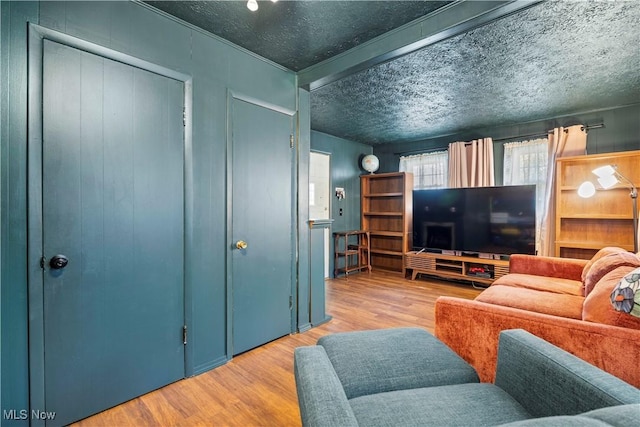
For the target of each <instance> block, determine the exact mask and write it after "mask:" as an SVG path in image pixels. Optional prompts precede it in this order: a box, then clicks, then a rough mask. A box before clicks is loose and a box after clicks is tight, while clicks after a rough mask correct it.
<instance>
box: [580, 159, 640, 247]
mask: <svg viewBox="0 0 640 427" xmlns="http://www.w3.org/2000/svg"><path fill="white" fill-rule="evenodd" d="M592 172H593V173H594V174H595V175H596V176H597V177H598V183H599V184H600V186H601V187H602V188H603V189H605V190H608V189H609V188H611V187H613V186H614V185H616V184H617V183H619V182H621V183H623V184H625V185H626V187H627V188H629V190H631V193H629V196H630V197H631V202H632V205H633V251H634V252H636V253H637V252H638V189H637V188H636V186H635V185H634V184H633V182H631V180H630V179H629V178H627V177H626V176H624V175H622V174H621V173H620V172H618V170H617V169H616V166H615V165H605V166H601V167H599V168H597V169H594V170H593V171H592ZM594 194H596V187H595V185H593V183H592V182H591V181H585V182H583V183H582V184H580V187H578V196H580V197H582V198H585V199H586V198H589V197H592V196H593V195H594Z"/></svg>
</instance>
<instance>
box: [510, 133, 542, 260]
mask: <svg viewBox="0 0 640 427" xmlns="http://www.w3.org/2000/svg"><path fill="white" fill-rule="evenodd" d="M548 164H549V140H548V139H546V138H542V139H534V140H531V141H522V142H511V143H508V144H504V170H503V172H504V174H503V176H504V185H527V184H535V185H536V253H540V229H541V224H542V217H543V213H544V210H545V205H544V201H545V194H546V188H547V185H546V184H547V165H548Z"/></svg>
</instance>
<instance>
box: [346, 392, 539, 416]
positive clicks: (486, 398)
mask: <svg viewBox="0 0 640 427" xmlns="http://www.w3.org/2000/svg"><path fill="white" fill-rule="evenodd" d="M349 404H350V405H351V409H352V410H353V413H354V414H355V417H356V419H357V420H358V424H359V425H361V426H368V427H369V426H394V427H395V426H443V425H457V426H487V425H497V424H501V423H508V422H513V421H518V420H524V419H528V418H530V417H531V415H529V414H528V413H527V411H525V410H524V408H523V407H522V406H521V405H520V404H519V403H518V402H516V401H515V400H514V399H513V398H512V397H511V396H509V395H508V394H507V393H506V392H504V391H503V390H501V389H500V388H499V387H496V386H495V385H493V384H487V383H482V384H457V385H449V386H440V387H427V388H420V389H413V390H400V391H393V392H388V393H380V394H374V395H369V396H361V397H357V398H355V399H351V400H350V401H349Z"/></svg>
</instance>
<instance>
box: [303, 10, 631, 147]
mask: <svg viewBox="0 0 640 427" xmlns="http://www.w3.org/2000/svg"><path fill="white" fill-rule="evenodd" d="M639 101H640V2H636V1H634V2H630V1H622V2H588V3H587V2H558V1H554V2H547V3H543V4H540V5H537V6H535V7H532V8H530V9H526V10H524V11H521V12H519V13H516V14H514V15H511V16H509V17H506V18H503V19H500V20H498V21H494V22H493V23H490V24H488V25H485V26H484V27H481V28H478V29H475V30H472V31H470V32H468V33H466V34H462V35H459V36H456V37H453V38H451V39H448V40H445V41H442V42H440V43H437V44H435V45H432V46H429V47H426V48H423V49H421V50H419V51H416V52H414V53H412V54H409V55H405V56H403V57H401V58H399V59H396V60H394V61H391V62H388V63H385V64H382V65H379V66H376V67H374V68H370V69H368V70H365V71H362V72H360V73H357V74H354V75H351V76H349V77H346V78H344V79H342V80H339V81H337V82H335V83H332V84H330V85H327V86H324V87H322V88H320V89H317V90H315V91H313V92H312V93H311V122H312V127H313V128H314V129H315V130H319V131H322V132H326V133H329V134H333V135H337V136H340V137H343V138H346V139H351V140H356V141H360V142H364V143H368V144H376V143H385V142H396V141H410V140H419V139H426V138H428V137H433V136H438V135H444V134H449V133H455V132H460V131H463V130H467V129H474V128H481V127H488V126H497V125H505V124H515V123H521V122H525V121H531V120H538V119H546V118H551V117H558V116H561V115H564V114H571V113H576V112H581V111H589V110H593V109H600V108H604V107H614V106H620V105H627V104H632V103H637V102H639Z"/></svg>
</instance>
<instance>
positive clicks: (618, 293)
mask: <svg viewBox="0 0 640 427" xmlns="http://www.w3.org/2000/svg"><path fill="white" fill-rule="evenodd" d="M611 304H612V305H613V308H615V309H616V310H618V311H621V312H623V313H629V314H631V315H632V316H636V317H640V268H636V269H635V270H633V271H632V272H631V273H628V274H627V275H626V276H624V277H623V278H622V279H621V280H620V281H619V282H618V284H617V285H616V287H615V288H613V292H611Z"/></svg>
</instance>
